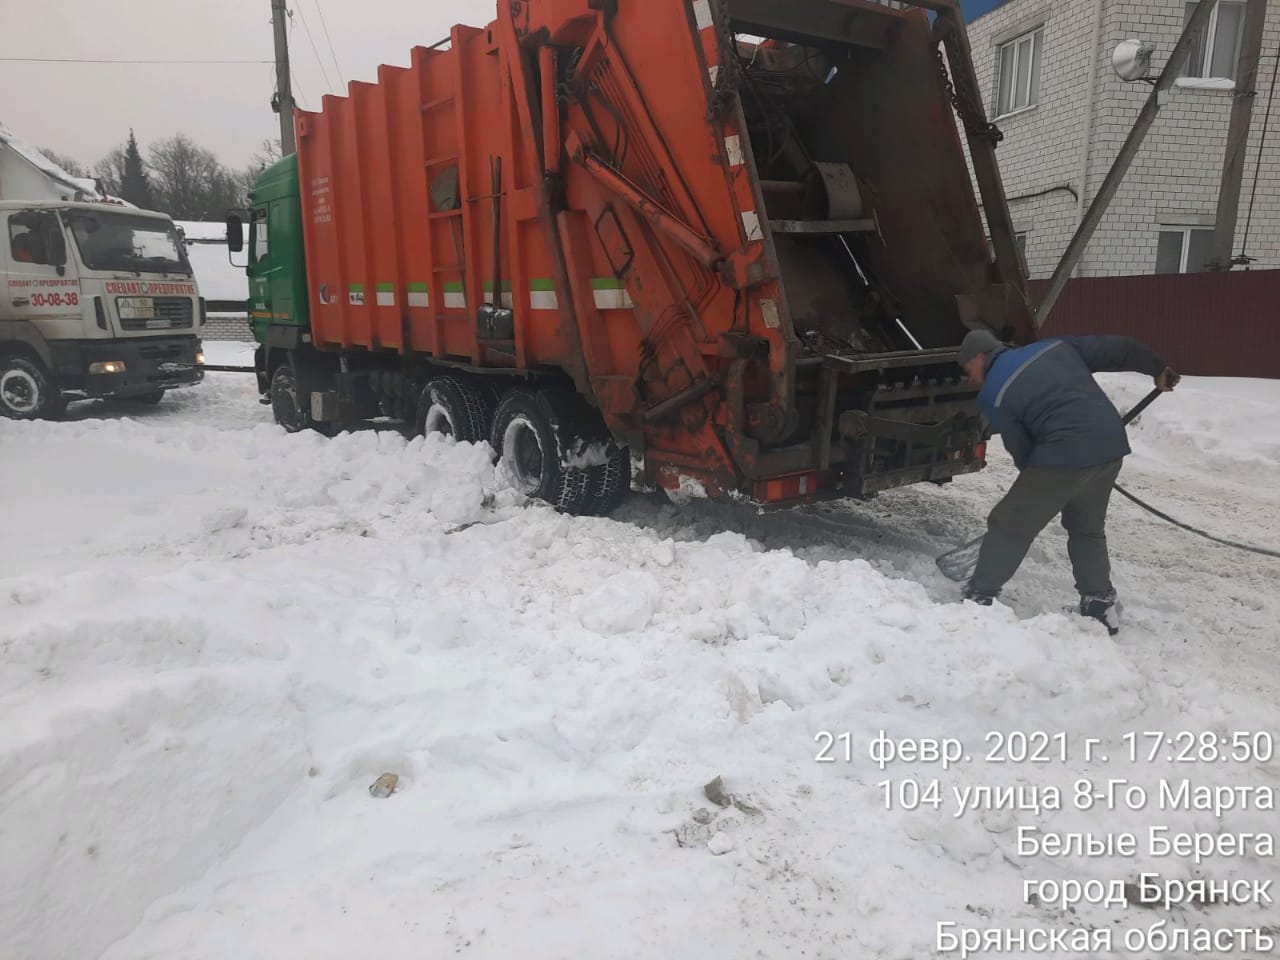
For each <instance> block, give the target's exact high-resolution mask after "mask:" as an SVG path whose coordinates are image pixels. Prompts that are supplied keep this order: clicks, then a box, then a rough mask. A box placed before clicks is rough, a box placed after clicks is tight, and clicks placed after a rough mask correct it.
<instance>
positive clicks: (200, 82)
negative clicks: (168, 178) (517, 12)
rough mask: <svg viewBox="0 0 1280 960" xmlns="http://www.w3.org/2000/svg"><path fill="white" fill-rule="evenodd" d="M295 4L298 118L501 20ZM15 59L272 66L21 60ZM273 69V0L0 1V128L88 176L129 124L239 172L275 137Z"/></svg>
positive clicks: (143, 137)
mask: <svg viewBox="0 0 1280 960" xmlns="http://www.w3.org/2000/svg"><path fill="white" fill-rule="evenodd" d="M288 6H289V9H290V10H291V11H292V13H293V16H292V18H291V23H292V30H291V33H292V38H291V42H290V51H291V57H292V60H293V73H294V76H295V78H296V81H295V87H294V95H295V97H296V98H297V99H298V102H299V104H300V106H302V107H303V108H304V109H315V108H318V106H319V102H320V97H321V96H322V95H323V94H325V93H344V92H345V88H344V87H343V86H342V80H346V81H351V80H376V79H377V69H378V65H379V64H381V63H392V64H397V65H408V62H409V49H410V48H411V47H412V46H414V45H416V44H426V45H429V44H432V43H435V42H436V41H437V40H440V39H443V38H444V37H445V36H447V35H448V32H449V27H450V26H451V25H452V24H454V23H468V24H473V25H477V26H483V25H486V24H488V23H489V22H490V21H492V20H493V19H494V15H495V14H494V11H495V9H496V7H495V0H288ZM321 12H323V15H324V22H325V23H327V25H328V28H329V36H330V37H331V38H332V40H333V50H334V53H335V54H336V55H337V67H335V65H334V60H333V57H332V56H331V55H330V52H329V44H328V42H327V40H326V38H325V31H324V28H323V26H322V22H321ZM304 20H305V26H304ZM307 27H310V28H311V37H312V38H314V41H315V51H318V53H319V56H318V57H317V53H316V52H314V51H313V50H312V45H311V39H309V38H308V34H307V29H306V28H307ZM14 57H48V58H63V59H130V60H149V59H165V60H263V61H267V62H264V63H255V64H248V65H243V66H222V65H218V66H211V65H203V64H189V65H151V64H89V63H21V62H13V61H12V60H11V59H10V58H14ZM272 58H273V46H272V34H271V0H111V2H109V3H104V2H102V0H0V121H3V122H4V123H6V124H8V126H9V127H10V128H12V129H13V131H14V132H15V133H16V134H18V136H20V137H21V138H22V139H24V140H26V141H28V142H30V143H34V144H36V145H37V146H41V147H49V148H51V149H54V150H57V151H59V152H61V153H65V154H69V155H70V156H72V157H74V158H75V159H77V160H79V161H80V162H81V163H82V164H84V165H85V166H90V167H91V166H92V165H93V164H94V163H96V162H97V161H98V160H99V159H101V157H102V156H103V155H104V154H106V153H107V152H108V151H110V150H111V149H112V148H113V147H115V146H117V145H119V144H120V143H122V142H123V141H124V140H125V139H126V138H127V137H128V135H129V128H130V127H132V128H133V129H134V131H135V132H136V133H137V135H138V141H139V142H140V143H141V144H142V145H143V148H144V149H145V148H146V145H147V144H150V143H152V142H154V141H156V140H160V139H162V138H164V137H168V136H171V135H173V134H175V133H186V134H187V135H189V136H190V137H191V138H192V139H193V140H195V141H196V142H197V143H199V144H200V145H201V146H205V147H208V148H209V149H210V150H212V151H213V152H214V153H216V154H217V155H218V156H219V157H220V158H221V159H222V160H223V162H224V163H227V164H228V165H230V166H233V167H241V166H244V165H246V164H248V162H249V161H250V159H251V158H252V156H253V154H254V153H256V152H257V150H258V147H259V145H260V144H261V142H262V141H263V140H264V139H267V138H268V137H271V138H275V137H278V136H279V129H280V128H279V121H278V119H277V117H276V115H275V114H274V113H272V112H271V106H270V100H271V93H272V90H273V89H274V86H275V77H274V67H273V66H272V65H271V61H272ZM321 62H323V64H324V71H327V73H328V78H327V80H326V77H325V72H323V71H322V70H321V66H320V64H321ZM338 67H340V68H341V79H339V74H338Z"/></svg>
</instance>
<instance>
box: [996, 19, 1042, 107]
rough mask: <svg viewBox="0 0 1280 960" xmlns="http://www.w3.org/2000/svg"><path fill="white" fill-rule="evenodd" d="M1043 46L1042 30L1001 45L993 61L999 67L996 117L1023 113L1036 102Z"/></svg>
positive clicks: (1038, 96) (1038, 99) (1037, 101)
mask: <svg viewBox="0 0 1280 960" xmlns="http://www.w3.org/2000/svg"><path fill="white" fill-rule="evenodd" d="M1043 46H1044V27H1039V28H1037V29H1035V30H1032V31H1031V32H1030V33H1024V34H1023V35H1022V36H1020V37H1018V38H1017V39H1015V40H1010V41H1009V42H1008V43H1006V44H1002V45H1001V47H1000V51H999V56H998V57H997V59H996V62H997V63H998V64H999V65H1000V67H999V69H1000V77H999V94H998V96H997V98H996V104H997V112H998V114H999V115H1000V116H1004V115H1005V114H1007V113H1014V112H1016V111H1018V110H1026V109H1027V108H1028V107H1034V106H1035V105H1036V104H1037V103H1039V102H1040V51H1041V48H1042V47H1043Z"/></svg>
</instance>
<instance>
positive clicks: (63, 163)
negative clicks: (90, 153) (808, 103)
mask: <svg viewBox="0 0 1280 960" xmlns="http://www.w3.org/2000/svg"><path fill="white" fill-rule="evenodd" d="M40 152H41V153H43V154H44V155H45V156H46V157H48V158H49V159H50V160H52V161H53V162H54V163H56V164H57V165H58V166H60V167H61V168H62V169H63V170H65V171H67V173H69V174H71V175H72V176H73V177H88V176H89V171H88V169H87V168H86V167H85V166H84V165H83V164H81V163H80V161H79V160H75V159H73V158H72V157H69V156H67V155H66V154H65V153H59V152H58V151H57V150H50V149H49V148H48V147H41V148H40Z"/></svg>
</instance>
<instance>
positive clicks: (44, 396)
mask: <svg viewBox="0 0 1280 960" xmlns="http://www.w3.org/2000/svg"><path fill="white" fill-rule="evenodd" d="M66 409H67V404H66V402H65V401H64V400H63V399H62V397H61V396H59V394H58V391H57V390H56V389H54V386H53V384H52V383H51V382H50V380H49V375H48V374H46V373H45V372H44V368H43V367H42V366H41V365H40V364H39V363H37V362H36V361H34V360H29V359H28V358H26V357H21V356H8V357H3V358H0V414H3V415H4V416H6V417H9V418H10V419H13V420H56V419H57V418H58V417H60V416H62V414H63V413H65V412H66Z"/></svg>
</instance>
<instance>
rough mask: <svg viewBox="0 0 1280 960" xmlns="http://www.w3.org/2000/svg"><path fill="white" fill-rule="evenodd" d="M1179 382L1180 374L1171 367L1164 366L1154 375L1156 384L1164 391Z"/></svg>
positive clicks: (1167, 390) (1180, 379)
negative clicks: (1156, 375) (1157, 374)
mask: <svg viewBox="0 0 1280 960" xmlns="http://www.w3.org/2000/svg"><path fill="white" fill-rule="evenodd" d="M1181 382H1182V375H1181V374H1179V373H1178V372H1177V371H1176V370H1174V369H1173V367H1165V368H1164V369H1163V370H1162V371H1160V375H1159V376H1158V377H1156V386H1157V387H1159V388H1160V389H1161V390H1163V391H1164V392H1165V393H1168V392H1169V391H1170V390H1172V389H1173V388H1174V387H1176V386H1177V385H1178V384H1179V383H1181Z"/></svg>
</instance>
